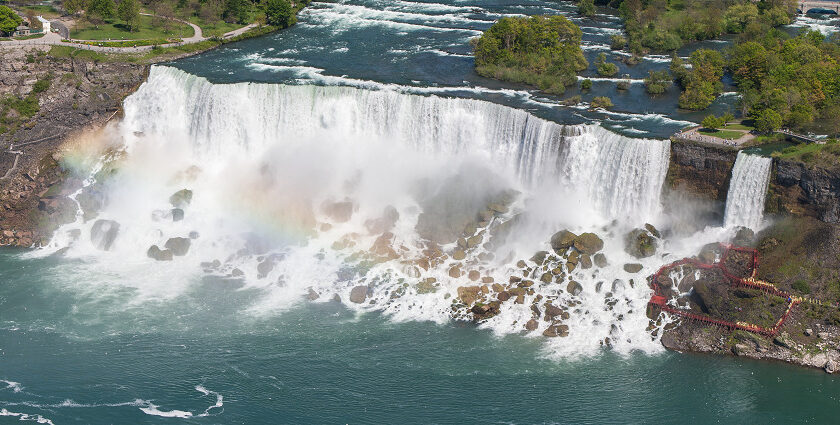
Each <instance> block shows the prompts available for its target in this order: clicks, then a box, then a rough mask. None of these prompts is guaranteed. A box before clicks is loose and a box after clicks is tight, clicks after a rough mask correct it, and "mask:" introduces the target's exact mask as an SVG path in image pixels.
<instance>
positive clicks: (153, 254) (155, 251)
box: [146, 245, 172, 261]
mask: <svg viewBox="0 0 840 425" xmlns="http://www.w3.org/2000/svg"><path fill="white" fill-rule="evenodd" d="M146 256H147V257H149V258H151V259H154V260H157V261H172V250H170V249H160V248H159V247H158V246H157V245H152V246H150V247H149V250H148V251H146Z"/></svg>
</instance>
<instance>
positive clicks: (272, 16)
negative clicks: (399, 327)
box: [265, 0, 297, 28]
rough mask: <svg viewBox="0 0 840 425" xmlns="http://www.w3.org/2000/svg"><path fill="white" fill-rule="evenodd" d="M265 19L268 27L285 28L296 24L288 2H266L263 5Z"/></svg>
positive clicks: (294, 15)
mask: <svg viewBox="0 0 840 425" xmlns="http://www.w3.org/2000/svg"><path fill="white" fill-rule="evenodd" d="M265 19H266V21H267V22H268V24H269V25H274V26H277V27H280V28H287V27H290V26H292V25H294V24H295V22H297V16H296V14H295V10H294V9H293V8H292V4H291V3H289V0H268V1H267V2H266V5H265Z"/></svg>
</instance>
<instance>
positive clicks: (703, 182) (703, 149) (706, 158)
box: [665, 140, 738, 201]
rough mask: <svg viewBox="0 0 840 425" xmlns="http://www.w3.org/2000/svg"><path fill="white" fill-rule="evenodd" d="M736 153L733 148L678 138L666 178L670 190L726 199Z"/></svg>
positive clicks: (674, 142)
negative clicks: (679, 139)
mask: <svg viewBox="0 0 840 425" xmlns="http://www.w3.org/2000/svg"><path fill="white" fill-rule="evenodd" d="M737 156H738V151H737V150H735V149H732V148H727V147H722V146H713V145H702V144H698V143H691V142H685V141H676V140H675V141H673V142H672V143H671V162H670V164H669V166H668V174H667V176H666V179H665V181H666V182H667V184H668V186H669V187H670V188H671V189H675V190H679V191H683V192H688V193H691V194H693V195H695V196H697V197H699V198H705V199H712V200H718V201H725V200H726V194H727V192H728V191H729V178H730V175H731V172H732V166H733V165H735V158H736V157H737Z"/></svg>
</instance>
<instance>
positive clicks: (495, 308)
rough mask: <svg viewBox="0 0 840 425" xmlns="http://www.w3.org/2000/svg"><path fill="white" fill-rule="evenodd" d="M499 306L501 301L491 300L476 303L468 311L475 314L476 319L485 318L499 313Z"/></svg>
mask: <svg viewBox="0 0 840 425" xmlns="http://www.w3.org/2000/svg"><path fill="white" fill-rule="evenodd" d="M500 307H501V303H500V302H499V301H492V302H489V303H487V304H483V303H476V304H475V305H474V306H473V307H472V308H471V309H470V311H472V313H473V315H475V319H476V320H485V319H489V318H491V317H493V316H495V315H497V314H499V312H500V311H501V310H500Z"/></svg>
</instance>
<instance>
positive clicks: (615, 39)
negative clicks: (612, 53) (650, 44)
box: [610, 34, 627, 50]
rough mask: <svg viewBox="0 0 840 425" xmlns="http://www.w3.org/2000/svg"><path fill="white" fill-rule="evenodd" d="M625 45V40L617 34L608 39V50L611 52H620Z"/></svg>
mask: <svg viewBox="0 0 840 425" xmlns="http://www.w3.org/2000/svg"><path fill="white" fill-rule="evenodd" d="M626 44H627V39H626V38H624V37H622V36H620V35H618V34H613V36H612V37H610V48H612V49H613V50H621V49H623V48H624V46H625V45H626Z"/></svg>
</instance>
